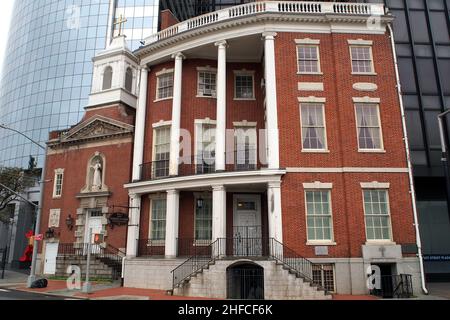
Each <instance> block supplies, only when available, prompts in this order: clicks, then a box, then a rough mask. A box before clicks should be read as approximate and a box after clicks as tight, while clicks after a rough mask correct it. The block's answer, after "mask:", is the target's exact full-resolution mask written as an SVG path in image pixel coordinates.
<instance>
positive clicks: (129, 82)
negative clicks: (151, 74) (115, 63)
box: [125, 67, 133, 92]
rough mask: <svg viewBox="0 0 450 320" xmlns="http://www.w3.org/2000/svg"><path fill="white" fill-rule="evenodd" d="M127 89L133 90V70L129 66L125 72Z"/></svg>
mask: <svg viewBox="0 0 450 320" xmlns="http://www.w3.org/2000/svg"><path fill="white" fill-rule="evenodd" d="M125 90H127V91H129V92H131V91H132V90H133V70H132V69H131V68H129V67H128V68H127V71H126V73H125Z"/></svg>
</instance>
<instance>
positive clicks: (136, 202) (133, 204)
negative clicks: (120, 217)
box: [127, 194, 141, 257]
mask: <svg viewBox="0 0 450 320" xmlns="http://www.w3.org/2000/svg"><path fill="white" fill-rule="evenodd" d="M129 212H130V215H129V217H130V218H129V222H128V233H127V257H136V256H137V254H138V241H139V225H140V220H141V196H140V195H137V194H130V210H129Z"/></svg>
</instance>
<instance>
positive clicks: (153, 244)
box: [147, 240, 166, 247]
mask: <svg viewBox="0 0 450 320" xmlns="http://www.w3.org/2000/svg"><path fill="white" fill-rule="evenodd" d="M150 241H151V243H150V244H149V243H147V247H162V246H165V245H166V242H165V241H164V240H150Z"/></svg>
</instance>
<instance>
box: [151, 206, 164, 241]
mask: <svg viewBox="0 0 450 320" xmlns="http://www.w3.org/2000/svg"><path fill="white" fill-rule="evenodd" d="M151 203H152V205H151V222H150V224H151V226H150V239H151V240H163V241H164V240H165V239H166V199H152V200H151Z"/></svg>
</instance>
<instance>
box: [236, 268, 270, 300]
mask: <svg viewBox="0 0 450 320" xmlns="http://www.w3.org/2000/svg"><path fill="white" fill-rule="evenodd" d="M227 299H240V300H262V299H264V268H263V267H261V266H259V265H257V264H254V263H250V262H244V263H236V264H233V265H231V266H229V267H228V268H227Z"/></svg>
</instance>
